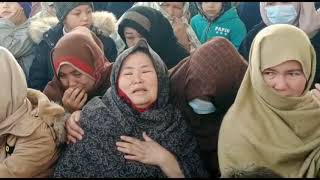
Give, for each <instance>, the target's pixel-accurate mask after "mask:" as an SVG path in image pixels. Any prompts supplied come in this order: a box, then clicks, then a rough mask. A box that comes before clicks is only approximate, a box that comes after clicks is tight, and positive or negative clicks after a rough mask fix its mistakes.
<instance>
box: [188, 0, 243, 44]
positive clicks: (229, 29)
mask: <svg viewBox="0 0 320 180" xmlns="http://www.w3.org/2000/svg"><path fill="white" fill-rule="evenodd" d="M198 9H199V14H198V15H196V16H194V17H193V18H192V19H191V23H190V24H191V26H192V28H193V30H194V32H195V33H196V35H197V37H198V39H199V40H200V42H201V43H202V44H203V43H205V42H207V41H208V40H210V39H212V38H214V37H218V36H220V37H224V38H226V39H228V40H229V41H231V42H232V44H233V45H234V46H235V47H236V48H237V49H239V46H240V44H241V42H242V40H243V39H244V38H245V36H246V34H247V30H246V26H245V25H244V24H243V22H242V21H241V19H240V18H239V16H238V13H237V10H236V8H235V7H231V3H230V2H198Z"/></svg>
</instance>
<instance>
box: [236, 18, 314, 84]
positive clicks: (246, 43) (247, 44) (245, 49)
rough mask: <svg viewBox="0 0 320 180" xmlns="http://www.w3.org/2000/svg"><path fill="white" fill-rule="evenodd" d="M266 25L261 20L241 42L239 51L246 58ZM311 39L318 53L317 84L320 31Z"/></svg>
mask: <svg viewBox="0 0 320 180" xmlns="http://www.w3.org/2000/svg"><path fill="white" fill-rule="evenodd" d="M265 27H267V25H266V24H265V23H264V22H261V23H260V24H258V25H256V26H255V27H254V28H253V29H252V30H251V31H250V32H249V33H248V35H247V36H246V38H245V39H244V40H243V42H242V43H241V46H240V48H239V53H240V54H241V55H242V56H243V57H244V59H246V60H248V58H249V52H250V48H251V44H252V42H253V39H254V38H255V37H256V35H257V34H258V33H259V32H260V31H261V30H262V29H264V28H265ZM310 40H311V43H312V45H313V47H314V50H315V51H316V55H317V67H316V76H315V78H314V83H313V84H315V83H319V82H320V32H318V33H317V34H316V35H315V36H313V37H312V38H311V39H310Z"/></svg>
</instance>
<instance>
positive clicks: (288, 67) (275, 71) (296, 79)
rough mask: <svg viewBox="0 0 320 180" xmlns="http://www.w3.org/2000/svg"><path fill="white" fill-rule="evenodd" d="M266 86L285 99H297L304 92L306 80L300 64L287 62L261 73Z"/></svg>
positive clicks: (292, 61)
mask: <svg viewBox="0 0 320 180" xmlns="http://www.w3.org/2000/svg"><path fill="white" fill-rule="evenodd" d="M262 76H263V78H264V81H265V82H266V84H267V85H268V86H269V87H271V88H272V89H273V90H274V91H275V92H276V93H278V94H279V95H281V96H286V97H299V96H301V95H302V93H303V92H304V90H305V87H306V84H307V79H306V77H305V75H304V73H303V69H302V67H301V64H300V63H299V62H298V61H295V60H289V61H286V62H284V63H281V64H279V65H276V66H273V67H270V68H267V69H265V70H263V71H262Z"/></svg>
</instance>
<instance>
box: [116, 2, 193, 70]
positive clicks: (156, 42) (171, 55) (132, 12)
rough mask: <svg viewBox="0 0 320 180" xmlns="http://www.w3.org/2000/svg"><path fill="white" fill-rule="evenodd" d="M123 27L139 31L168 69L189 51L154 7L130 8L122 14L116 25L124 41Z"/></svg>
mask: <svg viewBox="0 0 320 180" xmlns="http://www.w3.org/2000/svg"><path fill="white" fill-rule="evenodd" d="M125 27H131V28H133V29H135V30H136V31H137V32H139V33H140V34H141V35H142V36H143V37H144V38H145V39H146V40H147V41H148V43H149V45H150V46H151V47H152V49H154V51H155V52H157V54H159V56H160V57H161V59H163V61H164V62H165V64H166V65H167V66H168V68H169V69H170V68H172V67H173V66H175V65H176V64H178V62H180V61H181V60H182V59H183V58H185V57H187V56H189V52H188V51H187V50H186V49H185V48H183V47H182V45H180V43H178V41H177V38H176V37H175V35H174V32H173V29H172V27H171V25H170V22H169V21H168V20H167V19H166V18H165V17H164V16H163V15H162V14H161V12H159V11H157V10H155V9H152V8H150V7H145V6H136V7H133V8H130V9H129V10H128V11H127V12H126V13H125V14H124V15H123V17H122V20H121V22H120V23H119V27H118V33H119V35H120V36H121V38H122V40H123V41H125V36H124V28H125Z"/></svg>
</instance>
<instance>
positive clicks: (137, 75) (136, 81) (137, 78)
mask: <svg viewBox="0 0 320 180" xmlns="http://www.w3.org/2000/svg"><path fill="white" fill-rule="evenodd" d="M139 83H142V78H141V73H135V74H134V75H133V84H139Z"/></svg>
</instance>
